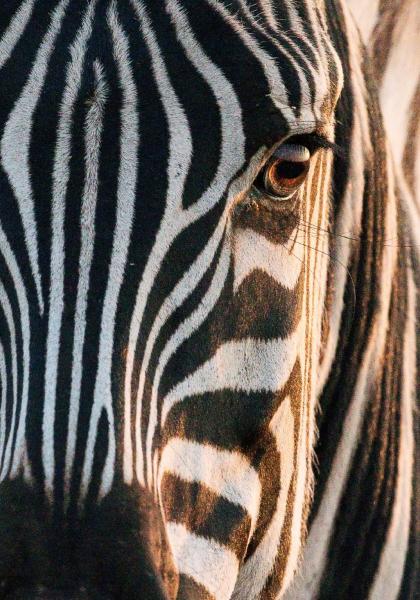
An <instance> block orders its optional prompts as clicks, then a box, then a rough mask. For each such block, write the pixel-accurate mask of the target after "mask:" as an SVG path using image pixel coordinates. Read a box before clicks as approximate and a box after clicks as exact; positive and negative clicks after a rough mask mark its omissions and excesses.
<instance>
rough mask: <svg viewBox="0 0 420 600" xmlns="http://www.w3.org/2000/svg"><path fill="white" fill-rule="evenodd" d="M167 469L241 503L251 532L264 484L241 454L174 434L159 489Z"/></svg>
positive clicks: (163, 459)
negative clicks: (248, 517)
mask: <svg viewBox="0 0 420 600" xmlns="http://www.w3.org/2000/svg"><path fill="white" fill-rule="evenodd" d="M165 473H173V474H175V475H177V476H178V477H180V478H181V479H184V480H185V481H189V482H197V483H200V484H202V485H205V486H206V487H208V488H209V489H210V490H212V492H214V493H215V494H217V495H218V496H221V497H222V498H225V499H226V500H228V501H229V502H232V503H234V504H238V505H239V506H241V507H242V508H243V509H244V510H246V511H247V513H248V514H249V516H250V518H251V523H252V527H251V531H250V535H252V532H253V530H254V527H255V524H256V521H257V517H258V510H259V504H260V495H261V484H260V481H259V478H258V473H257V471H256V470H255V469H254V467H252V466H251V465H250V463H249V461H248V460H247V459H246V458H245V457H244V456H243V455H242V454H240V453H239V452H229V451H228V450H221V449H218V448H213V447H212V446H208V445H204V444H199V443H198V442H194V441H190V440H184V439H180V438H171V439H170V440H169V442H168V443H167V444H166V446H165V447H164V449H163V451H162V456H161V459H160V466H159V481H158V486H159V490H160V488H161V484H162V478H163V476H164V475H165Z"/></svg>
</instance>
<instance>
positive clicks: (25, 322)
mask: <svg viewBox="0 0 420 600" xmlns="http://www.w3.org/2000/svg"><path fill="white" fill-rule="evenodd" d="M0 249H1V253H2V256H3V258H4V261H5V263H6V265H7V268H8V270H9V273H10V275H11V278H12V280H13V287H14V289H15V292H16V296H17V301H18V305H19V313H20V335H21V336H22V346H23V349H22V354H23V356H22V367H21V368H22V399H21V405H20V412H19V424H18V428H17V433H16V441H15V446H14V454H13V457H12V465H11V472H10V474H11V475H12V476H13V475H16V473H17V471H18V470H19V469H20V467H21V465H22V459H23V452H24V448H25V427H26V414H27V409H28V391H29V346H30V335H31V333H30V321H29V304H28V299H27V296H26V288H25V285H24V282H23V278H22V275H21V272H20V270H19V266H18V264H17V262H16V258H15V256H14V254H13V252H12V249H11V247H10V244H9V242H8V240H7V238H6V235H5V233H4V231H3V228H2V227H1V226H0ZM12 442H13V432H11V434H10V436H9V440H8V443H7V448H6V453H7V458H5V461H4V463H3V470H2V473H1V477H4V476H5V475H6V473H7V469H8V463H9V457H10V455H11V450H12Z"/></svg>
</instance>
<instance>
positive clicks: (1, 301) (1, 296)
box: [0, 281, 18, 481]
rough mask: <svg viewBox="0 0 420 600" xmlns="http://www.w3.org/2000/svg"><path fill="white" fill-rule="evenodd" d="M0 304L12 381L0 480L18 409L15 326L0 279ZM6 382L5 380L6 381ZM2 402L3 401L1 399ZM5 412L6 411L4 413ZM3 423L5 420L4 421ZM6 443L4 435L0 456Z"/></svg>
mask: <svg viewBox="0 0 420 600" xmlns="http://www.w3.org/2000/svg"><path fill="white" fill-rule="evenodd" d="M0 306H1V309H2V311H3V313H4V316H5V319H6V323H7V328H8V330H9V340H10V350H11V354H12V381H13V407H12V419H11V422H10V427H9V436H8V439H7V446H6V452H5V454H4V462H3V464H2V466H1V474H0V481H2V480H3V479H4V477H5V475H6V474H7V470H8V468H9V462H10V455H11V451H12V444H13V437H14V431H15V424H16V415H17V410H18V395H17V394H18V387H17V386H18V381H17V378H18V370H17V368H18V367H17V340H16V326H15V322H14V319H13V310H12V305H11V304H10V300H9V298H8V296H7V293H6V290H5V287H4V285H3V283H2V282H1V281H0ZM6 383H7V382H6ZM2 402H3V401H2ZM1 410H2V411H3V410H4V411H5V410H6V406H5V405H4V406H3V405H2V407H1ZM4 414H6V413H4ZM4 423H5V421H4ZM4 436H6V429H5V430H4ZM5 444H6V437H4V438H3V441H2V444H1V445H0V452H1V454H0V458H1V457H2V456H3V450H4V445H5Z"/></svg>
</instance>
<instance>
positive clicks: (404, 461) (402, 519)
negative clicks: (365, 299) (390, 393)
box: [369, 268, 418, 600]
mask: <svg viewBox="0 0 420 600" xmlns="http://www.w3.org/2000/svg"><path fill="white" fill-rule="evenodd" d="M407 271H408V272H407V275H408V306H407V318H406V319H407V320H406V328H405V333H404V349H403V357H404V360H403V379H402V381H403V391H402V394H401V426H400V447H399V453H398V479H397V483H396V488H395V498H394V505H393V508H392V517H391V523H390V526H389V529H388V532H387V536H386V540H385V544H384V546H383V549H382V554H381V558H380V562H379V567H378V570H377V573H376V576H375V581H374V583H373V587H372V590H371V592H370V595H369V600H396V598H398V595H399V591H400V586H401V581H402V577H403V574H404V564H405V559H406V556H407V548H408V540H409V536H410V522H411V499H412V478H413V475H414V477H415V476H416V472H415V470H414V469H413V463H414V435H413V408H414V407H415V401H416V383H417V382H418V374H417V372H416V356H417V348H416V325H417V324H416V294H417V290H416V287H415V284H414V281H413V276H412V273H411V269H410V268H408V270H407ZM413 525H414V524H413Z"/></svg>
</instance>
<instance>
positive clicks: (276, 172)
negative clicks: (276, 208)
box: [262, 144, 311, 200]
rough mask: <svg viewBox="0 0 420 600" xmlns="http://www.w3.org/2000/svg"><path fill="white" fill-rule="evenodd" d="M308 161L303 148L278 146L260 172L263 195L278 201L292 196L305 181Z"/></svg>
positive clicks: (308, 155)
mask: <svg viewBox="0 0 420 600" xmlns="http://www.w3.org/2000/svg"><path fill="white" fill-rule="evenodd" d="M310 159H311V155H310V152H309V150H308V148H306V147H305V146H299V145H295V144H284V145H283V146H280V147H279V148H278V149H277V150H276V152H275V153H274V154H273V156H272V157H271V158H270V159H269V161H268V163H267V164H266V165H265V167H264V169H263V172H262V183H263V187H264V191H265V193H266V194H268V195H270V196H274V197H275V198H276V199H279V200H282V199H283V200H284V199H287V198H289V197H290V196H291V195H293V194H294V193H295V192H296V191H297V190H298V189H299V187H300V186H301V185H302V183H303V182H304V181H305V178H306V175H307V174H308V171H309V167H310Z"/></svg>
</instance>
